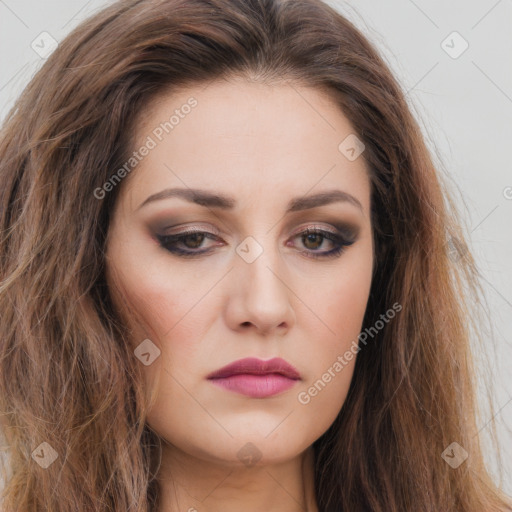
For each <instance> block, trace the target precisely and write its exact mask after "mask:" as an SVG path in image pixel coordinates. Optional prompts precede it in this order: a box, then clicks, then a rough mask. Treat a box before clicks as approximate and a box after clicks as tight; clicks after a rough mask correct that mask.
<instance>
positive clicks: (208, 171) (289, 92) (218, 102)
mask: <svg viewBox="0 0 512 512" xmlns="http://www.w3.org/2000/svg"><path fill="white" fill-rule="evenodd" d="M353 134H354V129H353V127H352V126H351V124H350V122H349V120H348V119H347V118H346V117H345V116H344V114H343V112H342V111H341V108H340V107H339V106H338V105H337V104H336V102H335V101H334V99H333V98H332V96H330V95H329V94H327V93H326V92H325V91H321V90H319V89H313V88H310V87H304V86H299V85H297V84H293V83H286V82H283V83H279V84H274V85H266V84H262V83H256V82H250V81H248V80H246V79H243V78H233V79H230V80H218V81H215V82H210V83H208V84H207V85H205V84H200V85H195V86H190V87H187V88H182V89H180V90H177V91H174V92H172V93H166V94H161V95H160V96H158V97H156V98H155V99H154V100H153V101H152V102H151V103H150V104H149V105H147V107H146V109H144V111H143V112H142V113H141V115H140V117H139V119H138V121H137V123H136V126H135V137H134V141H135V142H134V144H133V148H132V149H133V150H137V148H140V147H142V146H143V145H145V144H146V145H148V146H151V149H150V150H149V151H148V152H147V154H146V156H144V157H143V158H142V159H141V160H140V162H138V163H137V166H136V171H135V172H133V173H131V174H130V176H129V181H130V182H131V186H130V187H129V188H130V189H131V193H132V194H133V195H134V196H136V197H134V200H136V201H139V202H140V200H143V199H144V197H143V196H145V195H149V194H151V193H155V192H157V191H158V188H165V187H171V186H181V187H184V186H185V187H187V186H189V187H191V188H194V187H197V188H203V189H204V188H212V189H216V190H218V189H219V188H220V189H222V190H225V191H226V193H229V195H231V196H244V195H245V197H247V198H251V197H256V196H257V194H258V192H265V193H268V194H270V196H271V195H272V194H273V193H274V192H275V193H276V194H277V193H279V195H280V196H282V195H283V192H287V193H288V192H289V195H290V196H295V195H298V194H306V193H307V192H308V190H310V189H313V188H318V189H320V188H328V187H332V186H337V187H344V188H350V189H351V193H355V194H359V195H360V196H362V197H360V201H361V202H362V203H364V202H365V201H366V200H367V196H368V195H369V182H368V176H367V168H366V162H365V161H364V158H363V157H360V158H358V159H356V160H355V161H350V160H348V159H347V158H346V156H345V155H344V154H343V153H342V152H341V151H340V149H339V146H340V143H342V141H344V140H345V139H346V138H347V137H348V136H351V135H353ZM270 196H269V200H270ZM366 206H368V205H366Z"/></svg>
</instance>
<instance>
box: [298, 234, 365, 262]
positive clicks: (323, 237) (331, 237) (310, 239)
mask: <svg viewBox="0 0 512 512" xmlns="http://www.w3.org/2000/svg"><path fill="white" fill-rule="evenodd" d="M294 238H300V240H301V242H302V244H303V245H304V246H305V247H306V249H308V250H307V251H301V252H302V253H303V254H305V255H306V256H307V257H309V258H334V257H336V256H340V255H341V254H342V253H343V252H344V251H345V249H346V247H348V246H349V245H352V244H353V243H354V242H355V237H354V236H353V235H351V236H347V235H344V234H342V233H340V232H332V231H327V230H324V229H319V228H316V227H313V228H307V229H306V230H304V231H302V232H300V233H299V234H298V235H296V236H295V237H294ZM326 241H327V243H328V245H330V246H331V247H332V248H331V249H330V250H328V251H318V249H320V248H322V247H323V246H325V242H326Z"/></svg>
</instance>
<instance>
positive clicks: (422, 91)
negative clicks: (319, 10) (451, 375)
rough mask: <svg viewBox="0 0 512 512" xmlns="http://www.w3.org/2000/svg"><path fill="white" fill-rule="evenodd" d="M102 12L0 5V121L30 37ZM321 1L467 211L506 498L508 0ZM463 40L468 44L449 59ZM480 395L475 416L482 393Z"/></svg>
mask: <svg viewBox="0 0 512 512" xmlns="http://www.w3.org/2000/svg"><path fill="white" fill-rule="evenodd" d="M108 3H111V2H106V1H105V0H90V1H87V0H59V1H57V0H51V1H36V0H0V121H2V120H3V119H4V118H5V115H6V113H7V111H8V109H9V108H10V107H11V106H12V104H13V102H14V100H15V99H16V97H17V96H18V95H19V93H20V91H21V90H22V89H23V87H24V86H25V85H26V84H27V83H28V81H29V80H30V78H31V76H32V75H33V74H34V72H35V71H36V70H37V69H38V68H39V67H40V66H41V65H42V63H43V60H44V59H42V58H41V57H40V56H39V55H38V54H37V53H36V51H34V50H33V49H32V47H31V45H32V44H36V43H37V42H38V41H40V39H41V37H47V36H40V34H41V33H42V32H48V33H49V34H51V36H52V37H53V38H55V40H56V41H60V40H62V39H63V38H64V37H65V36H66V35H67V34H68V33H69V32H70V30H71V29H72V28H74V27H75V26H76V25H77V24H78V23H80V21H82V20H83V19H84V18H86V17H88V16H89V15H90V14H92V13H93V12H95V11H97V10H99V9H100V8H102V7H103V6H105V5H107V4H108ZM328 3H329V4H330V5H332V6H333V7H335V8H336V9H338V10H339V11H340V12H342V13H343V14H344V15H346V16H347V17H348V18H349V19H350V20H352V21H353V22H354V23H355V24H356V25H357V26H358V27H360V28H361V29H362V30H363V32H364V33H365V34H366V35H367V36H368V37H369V38H370V40H372V41H373V42H374V43H375V44H376V45H377V47H378V49H379V50H380V52H381V54H383V56H384V57H385V59H386V61H387V62H388V64H389V65H390V66H391V68H392V69H393V70H394V72H395V74H396V75H397V77H398V79H399V81H400V82H401V83H402V84H403V87H404V90H406V91H407V97H408V100H409V102H410V105H411V107H412V109H413V112H414V113H415V115H416V118H417V119H418V120H419V122H420V125H421V126H422V128H423V131H424V134H425V136H426V138H427V140H428V143H429V147H430V148H431V149H432V151H433V153H434V155H437V156H436V162H437V163H438V164H439V165H440V167H442V169H443V171H442V172H444V173H445V174H446V175H447V176H449V178H450V179H451V181H452V188H454V189H455V191H456V190H460V197H459V200H460V204H461V207H463V204H465V205H466V206H465V210H464V212H463V214H464V216H465V219H466V221H467V225H468V232H469V233H470V241H471V249H472V250H473V251H474V254H475V255H476V257H477V261H478V265H479V269H480V272H481V274H482V279H483V284H484V286H485V290H486V294H487V298H488V301H489V305H490V311H491V313H492V325H493V328H494V332H493V333H492V335H490V336H489V340H488V346H489V350H488V352H486V353H485V354H477V355H476V366H477V369H478V367H479V361H481V360H483V359H484V358H486V357H488V358H489V359H490V362H491V365H492V373H493V377H494V381H495V384H494V386H495V387H494V396H495V400H496V411H495V412H496V413H497V414H496V420H497V423H498V435H499V443H500V451H501V454H502V457H503V464H502V466H501V467H502V472H503V475H502V478H503V480H502V485H503V488H504V489H505V491H506V492H507V493H508V494H512V462H509V461H512V457H511V455H512V434H511V429H510V427H511V426H512V378H511V371H510V363H511V361H512V357H511V356H512V272H510V263H511V256H512V230H511V228H510V224H511V222H510V221H511V219H512V172H511V171H512V164H511V162H510V157H509V150H510V147H511V145H512V144H511V143H512V64H511V63H512V1H511V0H480V1H479V0H472V1H467V0H452V1H450V2H447V1H446V0H444V1H443V0H432V1H426V0H387V1H386V2H382V1H380V0H359V1H355V0H354V1H341V0H329V1H328ZM454 31H456V32H458V33H459V34H460V36H461V37H462V38H460V37H459V36H457V35H453V34H452V33H453V32H454ZM34 41H35V43H33V42H34ZM443 41H445V42H444V43H443ZM464 41H466V43H467V44H468V45H469V46H468V48H467V50H466V51H465V52H464V53H462V54H461V55H458V54H459V53H460V51H461V50H462V49H463V48H464V46H465V44H466V43H465V42H464ZM39 44H40V46H41V43H39ZM447 52H449V53H451V56H450V55H449V54H448V53H447ZM454 57H457V58H454ZM0 186H1V184H0ZM494 346H495V347H496V348H495V349H494V348H493V347H494ZM480 396H481V403H482V404H483V405H484V406H485V404H486V401H487V400H486V398H485V395H484V394H483V393H482V394H481V395H480ZM490 419H491V418H490V416H486V415H485V413H484V417H483V418H482V419H481V420H480V423H479V425H480V426H481V429H482V435H484V436H485V435H486V434H488V433H489V430H490V429H489V427H488V421H489V420H490ZM486 455H487V457H488V459H489V461H490V463H491V466H492V468H493V472H494V474H495V475H496V480H497V481H499V480H498V477H499V473H498V464H497V462H496V457H495V455H494V454H493V453H492V451H490V450H489V451H488V452H487V453H486Z"/></svg>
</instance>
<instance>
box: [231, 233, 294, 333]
mask: <svg viewBox="0 0 512 512" xmlns="http://www.w3.org/2000/svg"><path fill="white" fill-rule="evenodd" d="M256 236H257V238H256ZM256 236H248V237H246V238H245V239H244V240H243V241H242V242H241V243H240V244H239V246H238V247H237V248H236V252H237V262H236V264H235V267H236V269H235V272H234V278H235V279H236V280H237V281H238V285H237V286H238V287H239V290H238V293H237V294H236V295H237V296H238V300H240V301H241V302H242V307H241V309H239V311H243V315H244V316H243V317H241V318H239V320H240V322H242V323H243V322H251V323H253V324H255V325H256V326H257V327H259V328H261V329H269V328H271V327H277V326H278V325H281V324H283V323H285V324H288V325H289V324H290V322H291V304H290V299H291V296H290V294H291V292H290V290H289V288H288V286H287V285H286V278H283V274H285V270H284V266H283V265H282V263H283V261H282V258H281V255H280V252H279V247H278V244H277V243H276V241H275V237H274V236H272V234H265V233H262V234H261V235H256Z"/></svg>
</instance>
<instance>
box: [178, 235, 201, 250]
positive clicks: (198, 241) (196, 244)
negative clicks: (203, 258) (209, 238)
mask: <svg viewBox="0 0 512 512" xmlns="http://www.w3.org/2000/svg"><path fill="white" fill-rule="evenodd" d="M203 238H204V235H203V234H201V233H192V234H190V235H187V236H186V237H185V238H184V240H183V241H184V242H185V245H186V246H187V247H189V248H191V249H197V248H198V247H199V246H200V245H201V242H202V241H203ZM188 240H192V244H188V243H187V241H188Z"/></svg>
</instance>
